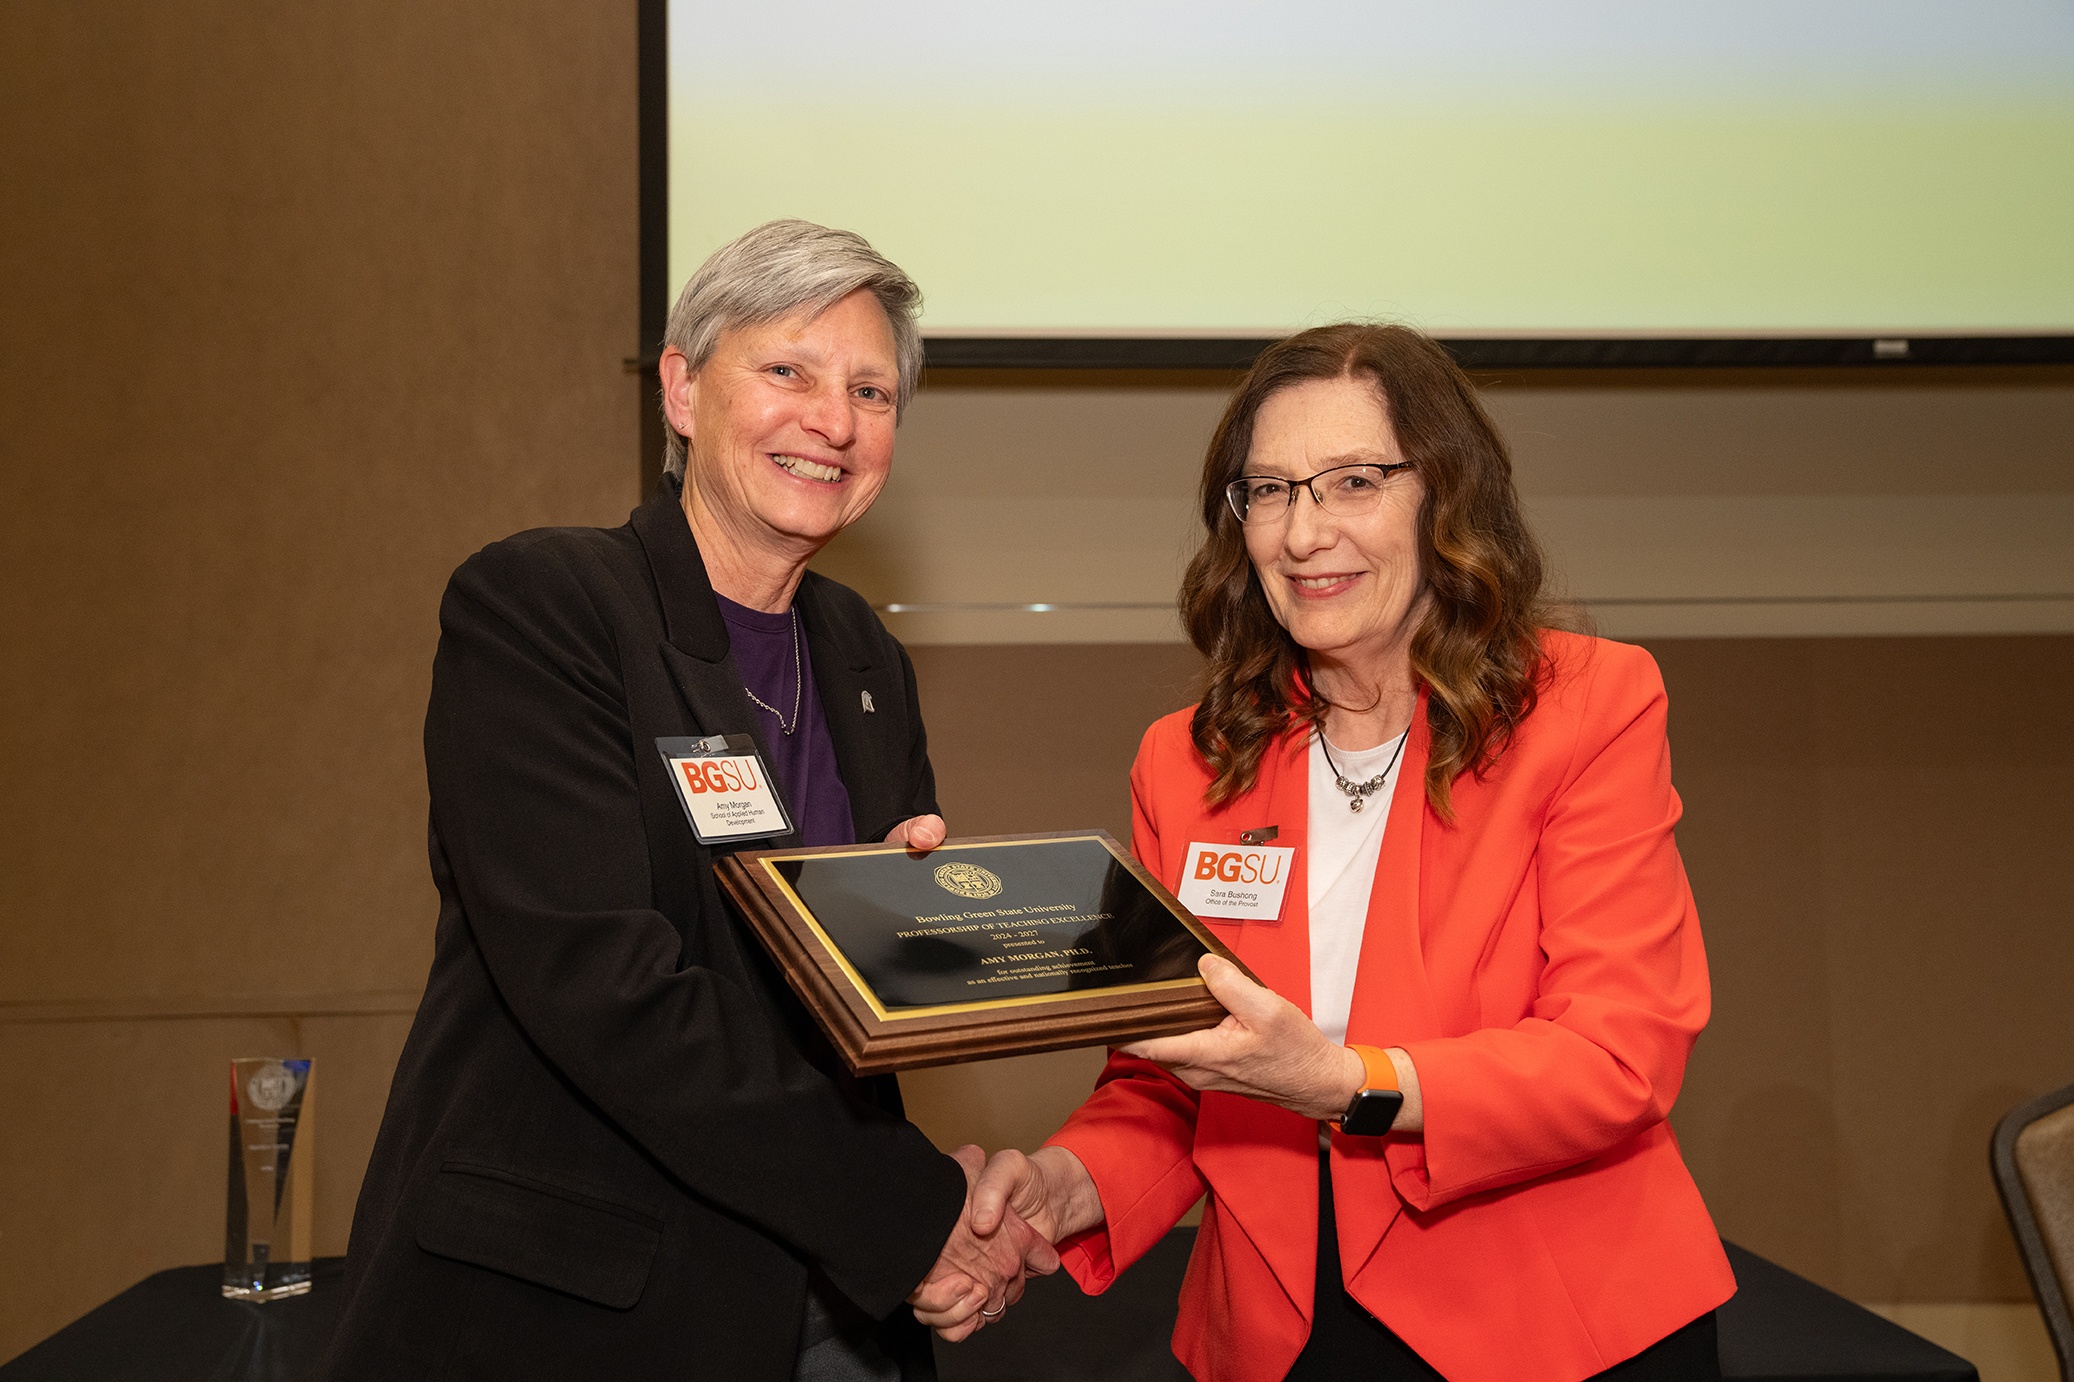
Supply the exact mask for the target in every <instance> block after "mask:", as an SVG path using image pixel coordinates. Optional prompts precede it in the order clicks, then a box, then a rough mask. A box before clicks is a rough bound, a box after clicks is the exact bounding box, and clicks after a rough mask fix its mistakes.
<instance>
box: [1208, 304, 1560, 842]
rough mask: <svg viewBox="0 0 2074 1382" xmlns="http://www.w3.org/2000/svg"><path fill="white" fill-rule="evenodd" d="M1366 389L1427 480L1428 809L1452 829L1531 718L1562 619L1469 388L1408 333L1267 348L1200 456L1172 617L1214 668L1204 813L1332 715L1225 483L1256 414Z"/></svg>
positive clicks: (1422, 639) (1434, 350)
mask: <svg viewBox="0 0 2074 1382" xmlns="http://www.w3.org/2000/svg"><path fill="white" fill-rule="evenodd" d="M1341 378H1351V379H1360V380H1365V381H1367V382H1368V383H1370V384H1371V385H1372V386H1373V387H1374V388H1375V391H1376V395H1377V397H1378V398H1379V399H1380V400H1381V402H1382V404H1383V411H1384V414H1385V416H1387V417H1388V418H1389V420H1390V425H1391V427H1392V429H1393V430H1394V431H1395V433H1396V436H1397V444H1398V446H1399V447H1400V448H1401V449H1402V451H1403V452H1404V458H1405V459H1406V460H1408V461H1410V462H1412V464H1413V466H1414V468H1415V470H1416V473H1417V474H1418V476H1419V478H1420V479H1421V480H1422V481H1423V482H1424V484H1425V490H1426V497H1425V500H1424V502H1422V503H1421V504H1420V506H1419V516H1418V550H1419V563H1420V568H1421V574H1422V575H1423V577H1424V579H1425V583H1426V586H1427V588H1428V589H1429V590H1430V591H1431V592H1432V601H1431V605H1430V607H1429V610H1428V613H1427V614H1426V616H1425V618H1424V619H1423V620H1422V621H1421V622H1420V624H1419V627H1418V629H1417V630H1416V631H1415V632H1414V634H1413V635H1412V645H1411V667H1412V675H1413V676H1414V677H1415V678H1416V679H1417V680H1418V682H1420V683H1422V684H1423V685H1425V686H1426V687H1427V688H1429V691H1430V694H1429V696H1428V698H1427V708H1426V718H1427V723H1428V725H1429V727H1430V728H1431V731H1432V753H1431V755H1430V757H1429V758H1428V759H1427V763H1426V799H1427V800H1428V801H1429V802H1431V803H1432V805H1433V809H1434V810H1435V811H1436V812H1438V813H1439V815H1440V817H1441V818H1442V819H1443V820H1452V819H1453V814H1454V813H1453V808H1452V805H1451V802H1450V795H1449V789H1450V787H1451V786H1452V784H1453V783H1454V780H1455V779H1456V778H1457V777H1459V776H1460V775H1461V774H1463V773H1464V772H1471V773H1482V772H1484V771H1485V770H1487V769H1488V768H1489V767H1490V765H1491V764H1492V763H1493V762H1495V761H1496V760H1497V757H1498V755H1499V754H1501V753H1503V752H1504V750H1505V746H1506V744H1507V742H1509V740H1510V739H1511V736H1512V732H1513V731H1514V730H1515V729H1516V728H1518V726H1519V724H1520V722H1521V721H1523V720H1525V719H1526V718H1527V716H1528V715H1529V714H1531V713H1532V712H1533V709H1534V705H1535V701H1536V699H1537V697H1538V695H1539V692H1540V687H1541V681H1542V670H1543V669H1542V655H1541V639H1540V632H1541V630H1542V629H1543V628H1544V627H1549V626H1552V625H1555V624H1557V623H1559V622H1561V621H1560V620H1559V619H1558V618H1557V617H1555V611H1554V609H1553V608H1552V607H1551V606H1550V605H1549V604H1548V602H1547V601H1546V600H1545V599H1544V597H1543V595H1542V559H1541V547H1540V544H1539V543H1537V542H1536V541H1535V540H1534V536H1533V534H1532V533H1531V532H1529V531H1528V530H1527V525H1526V520H1525V519H1524V518H1522V517H1521V515H1520V507H1519V496H1518V495H1517V494H1516V493H1515V492H1514V490H1513V486H1512V459H1511V457H1510V456H1509V455H1508V454H1507V452H1506V449H1505V443H1504V441H1503V440H1502V439H1501V438H1500V437H1499V435H1498V429H1497V428H1496V427H1494V426H1493V425H1492V424H1491V419H1490V417H1489V415H1488V414H1486V413H1485V412H1484V409H1483V405H1482V403H1481V402H1479V401H1478V399H1477V397H1476V390H1475V387H1474V386H1473V385H1472V384H1471V383H1470V382H1469V378H1468V376H1467V375H1465V374H1463V373H1462V371H1461V368H1460V367H1459V366H1457V365H1456V364H1455V362H1454V359H1453V358H1452V357H1451V356H1449V355H1448V353H1447V351H1445V350H1444V349H1442V348H1441V347H1440V345H1438V344H1437V343H1436V342H1434V341H1432V340H1431V339H1429V338H1427V337H1425V336H1422V335H1420V334H1419V333H1418V332H1416V331H1412V330H1409V329H1408V328H1405V327H1401V326H1375V325H1366V324H1359V323H1349V324H1344V325H1340V326H1321V327H1317V328H1314V329H1312V330H1310V331H1305V332H1301V333H1299V334H1298V335H1295V336H1291V337H1290V338H1289V339H1287V340H1285V341H1279V342H1277V343H1276V344H1274V345H1272V346H1270V347H1268V349H1267V350H1265V351H1263V352H1262V353H1261V356H1260V358H1259V359H1258V360H1257V361H1255V362H1254V365H1253V368H1252V369H1251V370H1249V371H1248V372H1247V374H1246V377H1245V379H1244V380H1243V381H1241V383H1240V384H1239V388H1238V392H1237V393H1236V394H1234V395H1233V396H1232V400H1231V403H1230V404H1229V405H1228V406H1227V407H1226V408H1225V410H1224V417H1223V419H1222V420H1221V421H1220V422H1219V423H1218V424H1217V431H1216V434H1215V435H1214V436H1212V437H1211V439H1210V451H1209V454H1208V456H1206V457H1205V458H1204V461H1203V480H1202V493H1201V503H1202V516H1203V527H1204V529H1205V534H1204V537H1203V542H1202V545H1201V546H1200V547H1199V548H1197V549H1196V553H1195V556H1194V557H1193V558H1192V559H1191V560H1190V561H1189V563H1188V574H1187V575H1186V576H1185V577H1183V579H1182V582H1181V599H1180V604H1181V622H1182V624H1183V626H1184V627H1185V628H1186V629H1187V630H1188V636H1189V639H1190V641H1192V642H1193V643H1194V644H1195V646H1196V648H1197V649H1198V650H1199V651H1200V652H1201V653H1202V654H1203V656H1204V657H1206V658H1207V659H1209V667H1208V669H1207V673H1206V676H1207V685H1206V688H1205V690H1204V693H1203V698H1202V702H1201V704H1199V705H1198V706H1197V707H1196V710H1195V719H1194V721H1193V724H1192V726H1191V730H1192V733H1193V736H1194V739H1195V746H1196V749H1197V750H1198V751H1199V752H1200V753H1201V754H1202V755H1203V758H1204V759H1205V760H1206V761H1207V762H1208V763H1209V765H1210V767H1211V769H1212V771H1213V772H1214V773H1215V777H1214V778H1213V779H1212V780H1211V783H1210V787H1209V791H1208V792H1207V794H1206V796H1207V799H1208V800H1209V802H1210V803H1211V804H1212V805H1216V804H1220V803H1222V802H1225V801H1229V800H1230V799H1231V798H1232V797H1234V796H1237V795H1238V794H1239V793H1241V792H1244V791H1246V790H1247V789H1248V788H1250V787H1251V786H1252V785H1253V783H1254V780H1255V779H1256V777H1257V776H1258V774H1259V771H1260V758H1261V755H1262V754H1263V753H1265V752H1266V751H1267V748H1268V746H1269V745H1270V744H1272V743H1273V742H1274V741H1275V740H1276V739H1277V738H1279V737H1280V736H1281V735H1282V734H1283V733H1285V732H1286V731H1287V730H1288V729H1289V727H1290V726H1291V725H1292V724H1294V723H1298V722H1302V723H1306V724H1309V725H1310V726H1311V727H1313V728H1314V729H1315V728H1320V727H1322V725H1323V724H1324V720H1325V714H1326V712H1327V711H1328V710H1329V709H1330V708H1331V704H1330V702H1328V701H1327V700H1326V699H1325V698H1324V696H1323V695H1321V694H1320V693H1319V692H1318V690H1317V688H1316V686H1315V685H1314V684H1313V682H1312V680H1311V669H1310V663H1309V659H1308V656H1307V655H1306V653H1305V652H1304V650H1303V649H1302V648H1301V647H1300V646H1298V644H1297V642H1296V640H1295V639H1293V638H1291V637H1290V636H1289V634H1288V631H1287V630H1285V629H1284V628H1283V627H1282V625H1281V624H1280V623H1279V622H1278V621H1277V620H1276V619H1275V617H1274V614H1273V613H1272V611H1271V610H1270V609H1269V607H1268V603H1267V596H1266V594H1265V593H1264V592H1263V591H1262V590H1261V588H1260V577H1259V576H1258V574H1257V573H1256V572H1255V571H1254V569H1253V563H1252V561H1251V559H1250V558H1248V556H1247V555H1246V539H1245V534H1244V532H1243V530H1242V528H1241V526H1240V524H1239V521H1238V518H1237V517H1236V516H1235V515H1234V514H1233V513H1232V511H1231V508H1230V506H1229V505H1228V504H1227V503H1226V502H1225V498H1224V488H1225V486H1226V485H1228V484H1230V483H1231V482H1232V481H1233V480H1236V479H1237V478H1238V477H1239V476H1240V474H1242V473H1243V471H1244V469H1245V465H1246V456H1247V453H1248V452H1249V451H1250V450H1251V449H1252V444H1253V422H1254V418H1255V417H1256V416H1257V415H1258V414H1259V412H1260V407H1261V404H1263V403H1264V402H1266V401H1267V399H1268V398H1269V396H1270V395H1272V394H1274V393H1275V392H1277V391H1278V390H1281V389H1286V388H1288V387H1290V386H1291V385H1295V384H1301V383H1305V382H1307V381H1310V380H1317V379H1341Z"/></svg>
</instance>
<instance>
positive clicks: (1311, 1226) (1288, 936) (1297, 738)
mask: <svg viewBox="0 0 2074 1382" xmlns="http://www.w3.org/2000/svg"><path fill="white" fill-rule="evenodd" d="M1310 781H1311V780H1310V734H1309V732H1308V731H1307V730H1298V731H1297V732H1294V733H1291V734H1287V735H1284V736H1283V737H1282V739H1281V740H1279V741H1278V742H1276V743H1275V744H1274V745H1273V746H1272V747H1270V748H1269V749H1268V751H1267V752H1266V753H1265V754H1263V755H1262V756H1261V763H1260V777H1259V779H1258V781H1257V782H1256V784H1255V786H1254V789H1253V790H1252V791H1251V792H1248V793H1247V794H1246V795H1245V796H1243V797H1241V798H1240V799H1239V800H1238V801H1237V802H1235V803H1233V804H1232V805H1231V806H1229V807H1226V808H1225V809H1224V810H1222V811H1220V812H1218V813H1217V814H1216V815H1215V816H1214V817H1209V818H1206V819H1205V820H1204V821H1203V822H1202V823H1201V828H1202V829H1203V830H1204V831H1205V832H1206V834H1205V835H1203V836H1196V837H1194V838H1198V839H1203V840H1204V841H1205V843H1211V842H1217V843H1221V842H1223V838H1228V839H1230V840H1232V841H1236V840H1237V838H1238V832H1240V831H1243V830H1251V829H1254V828H1255V827H1258V826H1265V825H1273V826H1275V827H1276V828H1277V831H1278V833H1277V834H1276V836H1275V839H1274V844H1275V845H1277V846H1280V847H1286V848H1291V849H1294V850H1295V851H1296V853H1295V855H1294V856H1293V862H1292V863H1291V866H1290V870H1289V886H1288V887H1287V889H1286V890H1285V891H1284V892H1283V894H1282V915H1281V917H1280V919H1279V920H1276V921H1245V922H1237V923H1230V922H1220V923H1216V924H1215V930H1216V932H1217V935H1218V938H1219V939H1221V940H1222V941H1224V943H1225V944H1226V945H1229V946H1230V947H1231V950H1232V953H1233V954H1235V955H1237V956H1238V957H1239V959H1241V960H1242V961H1244V962H1245V965H1246V967H1247V968H1248V969H1250V970H1252V971H1253V973H1254V974H1255V975H1256V976H1258V978H1259V979H1260V981H1261V982H1262V983H1263V984H1265V985H1267V986H1268V987H1269V988H1271V989H1273V990H1274V991H1275V992H1276V993H1279V994H1281V995H1282V996H1283V997H1284V998H1287V999H1288V1000H1289V1001H1290V1002H1292V1003H1294V1004H1296V1005H1297V1006H1298V1007H1300V1008H1302V1009H1303V1010H1304V1012H1305V1013H1306V1014H1308V1013H1309V1012H1310V1010H1311V938H1310V911H1311V908H1310V883H1309V877H1310V870H1309V867H1308V862H1309V858H1310V849H1309V844H1308V837H1309V833H1310V791H1311V787H1310ZM1220 830H1221V836H1222V838H1220V834H1219V833H1216V832H1220ZM1196 1156H1197V1160H1198V1164H1199V1165H1200V1166H1201V1167H1202V1170H1203V1174H1204V1175H1205V1176H1206V1177H1208V1179H1209V1180H1210V1183H1211V1184H1212V1185H1214V1186H1215V1187H1216V1188H1217V1195H1218V1199H1219V1200H1220V1201H1221V1202H1222V1206H1223V1208H1224V1210H1225V1211H1226V1212H1227V1213H1229V1214H1230V1215H1231V1217H1232V1219H1233V1220H1234V1221H1235V1222H1236V1223H1237V1224H1238V1226H1239V1227H1240V1229H1241V1230H1242V1231H1243V1232H1244V1233H1245V1235H1246V1237H1247V1238H1248V1239H1250V1240H1251V1241H1252V1243H1253V1245H1254V1246H1255V1248H1257V1249H1258V1250H1259V1252H1260V1255H1261V1256H1262V1257H1263V1258H1264V1259H1265V1260H1266V1261H1267V1263H1268V1266H1269V1268H1270V1270H1272V1271H1273V1272H1274V1274H1275V1278H1276V1280H1278V1281H1279V1282H1280V1283H1281V1285H1282V1289H1283V1290H1284V1291H1286V1292H1288V1295H1289V1299H1290V1302H1291V1303H1292V1304H1293V1305H1294V1306H1295V1307H1296V1309H1297V1312H1298V1313H1299V1314H1302V1315H1303V1316H1304V1317H1305V1318H1307V1319H1308V1318H1309V1317H1310V1315H1311V1311H1312V1300H1311V1297H1312V1295H1313V1286H1314V1278H1315V1275H1316V1269H1317V1253H1318V1240H1317V1222H1318V1169H1317V1168H1318V1125H1317V1124H1316V1123H1315V1122H1313V1121H1312V1120H1310V1119H1308V1118H1304V1117H1301V1116H1299V1115H1297V1114H1294V1113H1290V1112H1289V1111H1287V1110H1286V1109H1280V1108H1276V1107H1275V1106H1274V1105H1272V1104H1264V1103H1260V1102H1257V1101H1256V1100H1252V1099H1244V1098H1240V1097H1238V1096H1236V1095H1229V1094H1205V1095H1204V1096H1202V1103H1201V1105H1200V1110H1199V1113H1198V1116H1197V1137H1196Z"/></svg>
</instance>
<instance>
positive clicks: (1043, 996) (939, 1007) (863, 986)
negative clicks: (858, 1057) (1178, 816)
mask: <svg viewBox="0 0 2074 1382" xmlns="http://www.w3.org/2000/svg"><path fill="white" fill-rule="evenodd" d="M1079 840H1092V841H1094V842H1095V843H1096V844H1098V845H1100V846H1101V847H1102V848H1103V849H1105V850H1107V851H1108V853H1109V856H1110V857H1111V858H1112V859H1115V860H1116V861H1117V862H1118V863H1120V864H1122V865H1123V866H1124V868H1125V869H1127V870H1129V871H1130V872H1131V873H1133V874H1136V873H1139V872H1141V871H1142V866H1141V865H1140V864H1139V863H1138V862H1137V861H1136V860H1135V859H1131V858H1129V857H1127V856H1126V855H1125V854H1124V853H1123V851H1121V850H1119V849H1118V848H1117V847H1116V846H1115V845H1114V844H1113V843H1111V842H1110V841H1109V840H1106V839H1104V838H1103V837H1102V836H1100V835H1048V836H1045V837H1043V838H1041V839H1036V840H989V841H986V842H984V843H979V844H956V845H952V846H950V848H951V849H953V850H960V851H962V850H968V849H1013V848H1017V847H1027V846H1029V845H1033V844H1071V843H1074V842H1075V841H1079ZM909 852H910V851H909V850H908V849H907V847H906V846H905V845H887V846H886V847H884V848H883V849H855V848H850V849H831V850H824V851H819V852H816V853H813V854H794V853H790V852H788V853H787V854H786V855H785V857H784V858H783V859H770V858H765V859H761V860H758V861H757V862H759V863H761V864H762V865H763V868H764V872H766V873H767V874H769V875H770V879H771V882H772V883H774V884H776V885H777V888H778V891H780V892H782V893H784V894H785V897H786V900H788V901H789V902H791V904H792V909H793V911H794V912H796V913H797V914H798V915H799V916H800V918H801V919H802V920H804V921H805V922H806V924H807V928H808V929H809V930H811V931H812V932H813V933H814V938H815V939H816V940H818V941H820V942H821V949H822V951H823V952H824V953H826V954H827V955H828V957H829V958H830V959H832V960H834V961H835V964H836V968H838V969H840V970H841V971H842V972H843V977H844V978H845V979H848V980H849V981H850V987H851V988H852V989H854V990H855V991H856V993H857V996H858V997H860V998H862V999H863V1000H864V1001H865V1003H866V1004H867V1005H868V1006H869V1007H870V1008H871V1011H872V1013H873V1015H874V1016H876V1017H877V1018H878V1019H879V1021H881V1022H901V1021H905V1020H908V1019H911V1018H917V1017H944V1016H948V1015H949V1014H952V1013H974V1012H988V1011H991V1010H994V1009H997V1008H1028V1007H1033V1006H1035V1005H1037V1004H1039V1003H1063V1002H1068V1001H1071V1000H1072V999H1076V998H1094V997H1098V996H1104V995H1108V994H1112V993H1156V992H1159V991H1162V990H1167V989H1180V988H1203V987H1205V985H1204V983H1203V981H1202V980H1201V979H1200V978H1195V977H1190V978H1187V979H1153V980H1150V981H1147V982H1145V983H1139V984H1118V985H1116V986H1114V987H1113V988H1098V989H1068V990H1067V991H1066V992H1064V993H1031V994H1023V995H1021V996H1018V997H1015V998H976V999H974V1000H972V1001H971V1002H969V1003H937V1004H934V1005H932V1006H930V1007H926V1008H904V1009H902V1010H901V1011H899V1012H893V1011H891V1010H890V1009H888V1008H887V1007H886V1005H885V1004H883V1003H881V1002H880V1001H879V996H878V995H877V994H876V993H874V992H872V989H871V985H869V984H867V983H865V982H864V976H863V975H861V974H859V973H858V972H857V970H856V969H855V967H854V966H852V965H851V964H850V957H849V956H847V955H845V954H843V951H842V947H841V946H839V945H837V944H836V943H835V939H834V938H833V937H832V936H830V935H829V934H828V933H827V932H826V931H824V930H822V929H821V923H820V921H819V920H817V919H816V918H815V916H814V911H813V909H812V908H811V907H809V906H807V904H806V900H805V899H804V898H802V897H800V895H799V894H798V893H796V892H794V891H793V890H792V885H791V884H790V883H788V882H786V881H785V876H784V875H783V874H781V873H779V872H778V865H779V864H781V863H793V862H795V861H797V862H805V861H807V860H810V859H845V858H847V859H855V858H858V857H860V856H863V855H870V854H906V853H909ZM932 852H933V851H932ZM1139 881H1140V882H1143V881H1144V880H1143V879H1140V880H1139ZM1147 891H1152V890H1151V889H1148V890H1147ZM1154 895H1155V898H1157V893H1155V894H1154ZM1160 905H1161V906H1163V907H1165V908H1166V909H1167V912H1168V914H1169V915H1171V916H1172V917H1173V918H1174V919H1175V920H1176V921H1178V922H1180V923H1181V924H1182V925H1183V926H1185V927H1187V928H1188V932H1189V934H1190V935H1192V936H1194V937H1195V938H1196V939H1197V940H1198V941H1200V942H1202V943H1203V946H1204V948H1205V949H1207V950H1212V951H1214V950H1216V949H1217V942H1216V941H1215V940H1214V939H1212V937H1211V936H1210V934H1209V933H1208V932H1206V931H1204V930H1203V926H1202V923H1201V922H1199V921H1197V920H1196V919H1195V916H1194V914H1192V913H1190V912H1188V911H1187V910H1185V909H1184V908H1180V907H1175V906H1172V905H1170V904H1168V903H1166V902H1165V901H1164V900H1161V901H1160Z"/></svg>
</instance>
